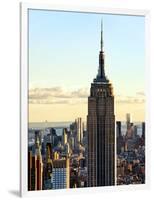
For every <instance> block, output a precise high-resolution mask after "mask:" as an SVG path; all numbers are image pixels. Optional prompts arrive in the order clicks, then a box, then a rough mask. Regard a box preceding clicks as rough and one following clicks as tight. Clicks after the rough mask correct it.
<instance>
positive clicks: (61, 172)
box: [52, 158, 70, 189]
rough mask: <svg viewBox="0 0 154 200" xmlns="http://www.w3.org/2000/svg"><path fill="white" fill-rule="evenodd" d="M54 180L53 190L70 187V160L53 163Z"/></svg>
mask: <svg viewBox="0 0 154 200" xmlns="http://www.w3.org/2000/svg"><path fill="white" fill-rule="evenodd" d="M52 178H53V179H52V185H53V189H64V188H69V187H70V167H69V159H68V158H66V159H62V160H54V161H53V173H52Z"/></svg>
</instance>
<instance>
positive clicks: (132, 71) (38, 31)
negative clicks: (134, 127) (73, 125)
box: [29, 10, 145, 122]
mask: <svg viewBox="0 0 154 200" xmlns="http://www.w3.org/2000/svg"><path fill="white" fill-rule="evenodd" d="M102 18H103V38H104V50H105V72H106V75H107V77H108V78H109V79H110V81H111V82H112V84H113V88H114V94H115V114H116V120H125V115H126V113H131V114H132V118H133V120H134V121H143V120H144V104H145V94H144V90H145V88H144V87H145V75H144V73H145V24H144V23H145V21H144V17H141V16H140V17H139V16H125V15H108V14H90V13H73V12H55V11H46V10H29V121H30V122H41V121H45V120H48V121H51V122H52V121H54V122H55V121H74V119H75V118H77V117H82V118H83V119H84V120H85V119H86V116H87V97H88V95H89V90H90V84H91V82H92V81H93V79H94V78H95V76H96V74H97V70H98V56H99V50H100V24H101V19H102Z"/></svg>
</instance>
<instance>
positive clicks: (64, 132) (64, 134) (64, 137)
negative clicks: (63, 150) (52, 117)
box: [63, 128, 67, 146]
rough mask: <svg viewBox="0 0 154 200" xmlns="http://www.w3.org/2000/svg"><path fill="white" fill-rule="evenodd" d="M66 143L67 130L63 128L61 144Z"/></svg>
mask: <svg viewBox="0 0 154 200" xmlns="http://www.w3.org/2000/svg"><path fill="white" fill-rule="evenodd" d="M66 143H67V130H66V128H64V129H63V146H64V145H65V144H66Z"/></svg>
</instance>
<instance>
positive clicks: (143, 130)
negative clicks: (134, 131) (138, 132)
mask: <svg viewBox="0 0 154 200" xmlns="http://www.w3.org/2000/svg"><path fill="white" fill-rule="evenodd" d="M142 138H144V139H145V122H142Z"/></svg>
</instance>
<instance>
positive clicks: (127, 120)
mask: <svg viewBox="0 0 154 200" xmlns="http://www.w3.org/2000/svg"><path fill="white" fill-rule="evenodd" d="M126 125H127V130H128V129H129V128H130V126H131V115H130V113H127V114H126Z"/></svg>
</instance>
